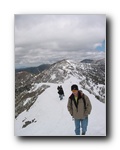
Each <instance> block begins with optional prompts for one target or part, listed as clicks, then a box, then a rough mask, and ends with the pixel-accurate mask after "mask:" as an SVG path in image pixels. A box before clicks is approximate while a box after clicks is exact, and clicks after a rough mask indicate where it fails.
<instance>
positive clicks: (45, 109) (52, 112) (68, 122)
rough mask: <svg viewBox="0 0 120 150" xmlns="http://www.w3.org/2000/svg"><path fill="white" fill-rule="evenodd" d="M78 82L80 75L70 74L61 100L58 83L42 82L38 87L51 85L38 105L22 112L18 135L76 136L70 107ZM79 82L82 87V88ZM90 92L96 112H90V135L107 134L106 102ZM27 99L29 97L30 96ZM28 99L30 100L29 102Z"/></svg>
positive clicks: (93, 110) (39, 99) (37, 102)
mask: <svg viewBox="0 0 120 150" xmlns="http://www.w3.org/2000/svg"><path fill="white" fill-rule="evenodd" d="M74 83H76V84H78V85H79V80H78V79H77V78H76V77H73V76H72V77H70V78H69V79H67V80H66V81H65V82H64V83H62V84H61V85H62V86H63V89H64V92H65V97H64V99H63V100H62V101H60V100H59V97H58V93H57V86H58V85H59V84H57V83H39V84H37V85H36V88H37V89H38V88H40V87H41V86H43V84H44V85H46V86H49V88H47V89H46V90H45V91H44V92H43V93H42V94H40V95H39V96H38V98H37V100H36V101H35V103H34V105H32V106H31V108H30V109H29V110H28V111H26V110H25V111H24V112H22V113H21V114H20V115H19V116H18V117H17V118H16V119H15V135H17V136H74V135H75V134H74V121H72V117H71V116H70V114H69V112H68V110H67V102H68V97H69V95H70V94H71V91H70V87H71V85H72V84H74ZM81 88H82V87H81V85H79V89H81ZM83 92H84V93H85V94H87V95H88V96H89V98H90V100H91V103H92V112H91V114H90V116H89V126H88V132H87V134H86V136H105V135H106V128H105V127H106V114H105V112H106V107H105V103H101V102H100V101H98V100H97V99H96V98H95V96H94V95H93V94H90V93H88V92H87V91H86V90H83ZM26 101H27V100H26ZM26 103H27V102H26Z"/></svg>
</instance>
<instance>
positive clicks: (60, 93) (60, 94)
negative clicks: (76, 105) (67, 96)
mask: <svg viewBox="0 0 120 150" xmlns="http://www.w3.org/2000/svg"><path fill="white" fill-rule="evenodd" d="M57 89H58V94H59V98H60V100H62V99H63V96H64V91H63V88H62V85H60V86H58V87H57Z"/></svg>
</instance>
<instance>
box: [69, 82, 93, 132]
mask: <svg viewBox="0 0 120 150" xmlns="http://www.w3.org/2000/svg"><path fill="white" fill-rule="evenodd" d="M71 91H72V94H71V96H70V97H69V99H68V105H67V108H68V111H69V113H70V114H71V116H72V117H73V118H74V121H75V134H76V135H80V128H82V135H85V134H86V131H87V126H88V115H89V114H90V112H91V109H92V106H91V103H90V100H89V98H88V97H87V96H86V95H85V94H83V93H82V91H79V90H78V86H77V85H76V84H73V85H72V86H71Z"/></svg>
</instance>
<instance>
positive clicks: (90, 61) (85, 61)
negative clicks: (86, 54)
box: [81, 59, 94, 63]
mask: <svg viewBox="0 0 120 150" xmlns="http://www.w3.org/2000/svg"><path fill="white" fill-rule="evenodd" d="M93 61H94V60H92V59H84V60H82V61H81V63H92V62H93Z"/></svg>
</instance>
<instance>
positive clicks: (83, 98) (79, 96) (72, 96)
mask: <svg viewBox="0 0 120 150" xmlns="http://www.w3.org/2000/svg"><path fill="white" fill-rule="evenodd" d="M78 92H79V93H78V99H79V98H82V100H83V103H84V109H85V110H86V108H87V107H86V101H85V97H84V96H85V95H84V93H82V91H78ZM81 94H82V96H81ZM69 98H70V99H71V106H72V100H73V101H74V104H75V106H76V108H77V105H78V103H76V101H75V99H74V95H73V94H71V96H70V97H69ZM77 102H78V101H77Z"/></svg>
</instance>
